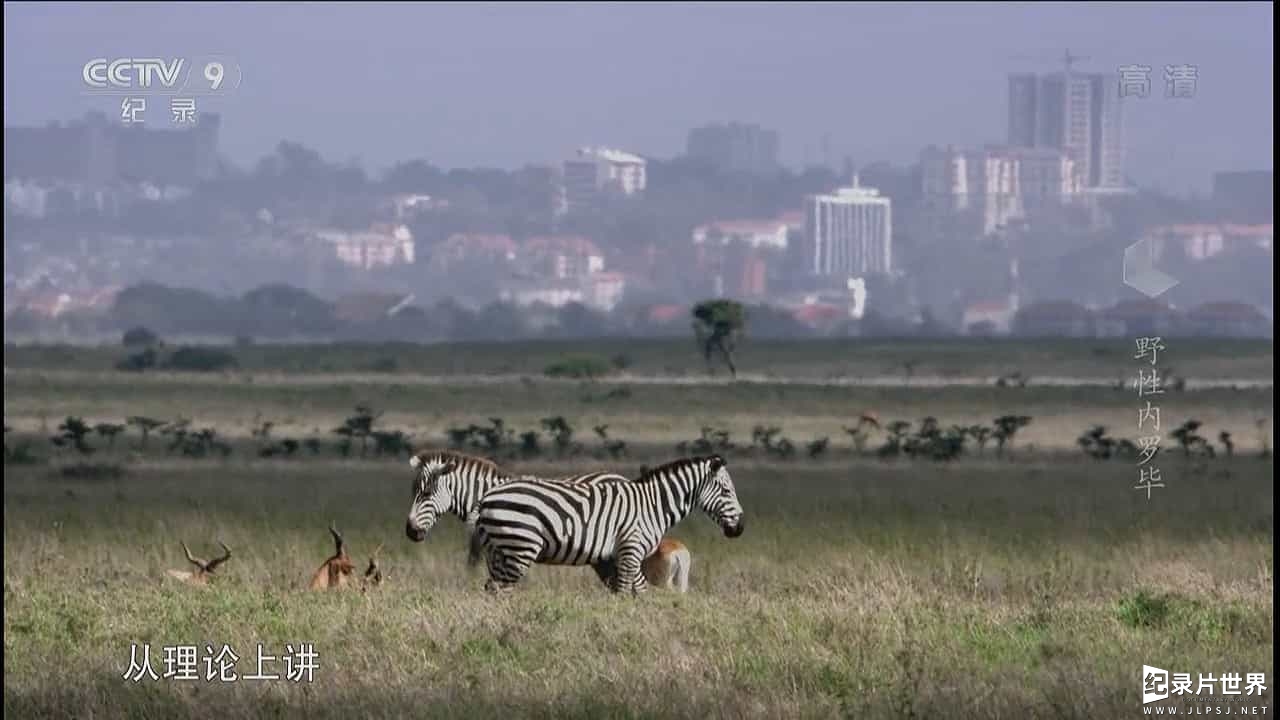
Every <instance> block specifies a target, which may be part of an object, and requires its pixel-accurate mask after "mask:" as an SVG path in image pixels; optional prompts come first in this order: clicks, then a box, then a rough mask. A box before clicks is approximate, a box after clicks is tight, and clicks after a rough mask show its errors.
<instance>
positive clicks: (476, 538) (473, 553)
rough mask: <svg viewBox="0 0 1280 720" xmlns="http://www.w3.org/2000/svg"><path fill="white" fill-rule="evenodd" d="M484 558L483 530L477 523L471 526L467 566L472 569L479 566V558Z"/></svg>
mask: <svg viewBox="0 0 1280 720" xmlns="http://www.w3.org/2000/svg"><path fill="white" fill-rule="evenodd" d="M483 557H484V529H482V528H481V527H480V525H479V523H477V524H475V525H472V526H471V542H470V543H469V544H468V548H467V565H470V566H472V567H474V566H476V565H478V564H480V560H481V558H483Z"/></svg>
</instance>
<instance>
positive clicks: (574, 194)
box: [564, 148, 647, 210]
mask: <svg viewBox="0 0 1280 720" xmlns="http://www.w3.org/2000/svg"><path fill="white" fill-rule="evenodd" d="M645 165H646V163H645V160H644V158H642V157H639V156H636V155H632V154H631V153H625V152H622V151H621V150H610V149H608V148H580V149H579V150H578V152H577V154H576V155H575V156H574V157H573V158H571V159H569V160H565V161H564V205H565V207H566V208H567V209H569V210H580V209H583V208H586V207H590V206H592V205H593V204H595V202H596V201H597V200H598V199H599V197H600V193H601V192H603V191H605V190H610V189H611V190H613V191H616V192H620V193H622V194H624V195H631V194H634V193H638V192H642V191H644V189H645V186H646V184H647V181H646V176H645Z"/></svg>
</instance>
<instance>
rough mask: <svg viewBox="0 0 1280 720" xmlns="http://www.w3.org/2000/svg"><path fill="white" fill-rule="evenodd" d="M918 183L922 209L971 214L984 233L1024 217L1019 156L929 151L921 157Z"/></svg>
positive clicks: (1006, 152)
mask: <svg viewBox="0 0 1280 720" xmlns="http://www.w3.org/2000/svg"><path fill="white" fill-rule="evenodd" d="M920 179H922V184H923V188H922V190H923V201H924V208H925V210H929V211H934V213H943V214H969V215H970V217H972V218H973V219H974V220H975V222H980V223H982V231H980V232H982V233H983V234H989V233H992V232H996V231H997V229H998V228H1001V227H1004V225H1006V224H1009V222H1010V220H1012V219H1014V218H1019V217H1021V215H1023V196H1021V186H1020V181H1021V163H1020V161H1019V156H1018V152H1014V151H1010V150H1009V149H1000V147H986V149H982V150H960V149H956V147H945V149H940V147H932V146H931V147H927V149H925V150H924V151H923V152H920ZM979 218H980V220H979ZM974 229H977V228H974Z"/></svg>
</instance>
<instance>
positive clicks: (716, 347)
mask: <svg viewBox="0 0 1280 720" xmlns="http://www.w3.org/2000/svg"><path fill="white" fill-rule="evenodd" d="M746 326H747V316H746V311H745V310H744V309H743V307H742V303H740V302H736V301H734V300H704V301H702V302H700V303H698V304H697V305H694V306H693V332H694V334H695V336H696V337H697V339H698V345H699V347H701V348H702V354H703V356H704V357H705V358H706V360H707V369H708V370H710V369H711V354H712V352H716V351H718V352H719V353H720V357H721V358H722V359H723V360H724V362H725V364H726V365H728V366H729V374H730V375H731V376H733V377H735V378H736V377H737V376H738V369H737V367H735V366H734V364H733V350H734V348H735V346H736V345H737V342H738V340H739V338H741V337H742V333H743V331H744V330H746Z"/></svg>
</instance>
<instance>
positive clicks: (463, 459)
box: [418, 450, 510, 475]
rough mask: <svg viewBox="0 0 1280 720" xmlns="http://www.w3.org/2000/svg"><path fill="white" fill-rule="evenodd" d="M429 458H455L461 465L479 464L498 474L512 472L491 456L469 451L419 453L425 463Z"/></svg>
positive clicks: (428, 451)
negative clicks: (470, 453) (482, 455)
mask: <svg viewBox="0 0 1280 720" xmlns="http://www.w3.org/2000/svg"><path fill="white" fill-rule="evenodd" d="M429 458H438V459H440V460H453V461H454V462H456V463H458V464H460V465H478V466H480V467H481V468H484V469H486V470H490V471H492V472H493V473H495V474H498V475H509V474H510V473H508V472H506V471H505V470H503V469H502V468H501V467H500V466H499V465H498V463H496V462H494V461H492V460H490V459H489V458H485V457H480V456H478V455H469V454H467V453H462V452H458V451H456V450H424V451H422V452H420V453H418V460H419V461H421V462H422V463H425V462H426V461H427V460H428V459H429Z"/></svg>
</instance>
